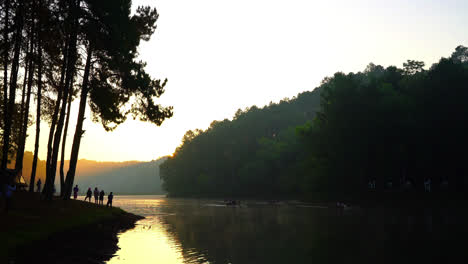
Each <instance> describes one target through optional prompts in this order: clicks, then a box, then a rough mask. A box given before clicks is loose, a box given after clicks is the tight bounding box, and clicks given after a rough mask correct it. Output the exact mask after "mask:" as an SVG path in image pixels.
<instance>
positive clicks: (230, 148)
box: [161, 89, 320, 196]
mask: <svg viewBox="0 0 468 264" xmlns="http://www.w3.org/2000/svg"><path fill="white" fill-rule="evenodd" d="M319 103H320V95H319V89H317V90H314V91H312V92H304V93H301V94H299V95H298V96H297V97H295V98H292V99H284V100H282V101H281V102H280V103H277V104H274V103H270V105H268V106H265V107H263V108H258V107H256V106H252V107H250V108H248V109H245V110H243V111H242V110H240V109H239V110H238V111H237V112H236V114H235V116H234V118H233V120H232V121H230V120H227V119H225V120H223V121H214V122H212V123H211V125H210V127H209V128H208V129H207V130H205V131H202V130H195V131H187V132H186V134H185V135H184V138H183V143H182V145H181V146H180V147H179V148H177V150H176V151H175V153H174V155H173V157H171V158H169V159H168V160H167V161H166V162H165V163H164V164H163V165H162V167H161V172H162V178H163V180H164V187H165V189H166V190H168V191H169V193H170V194H171V195H176V196H179V195H200V196H205V195H214V196H218V195H247V196H265V195H271V194H278V193H281V194H288V193H291V192H296V191H297V190H298V189H300V188H302V187H301V186H300V183H299V182H296V183H292V182H291V181H289V172H288V171H287V170H286V169H285V168H286V166H289V165H291V164H292V162H293V161H294V160H297V157H296V156H297V155H300V151H297V147H298V145H297V144H298V142H297V139H296V137H295V134H294V129H295V127H296V126H298V125H300V124H304V123H305V122H306V121H308V120H312V118H313V117H314V113H315V112H316V111H317V110H318V109H319ZM283 169H284V170H283Z"/></svg>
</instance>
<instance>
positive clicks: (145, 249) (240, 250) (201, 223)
mask: <svg viewBox="0 0 468 264" xmlns="http://www.w3.org/2000/svg"><path fill="white" fill-rule="evenodd" d="M222 203H223V202H222V201H219V200H198V199H171V198H165V197H164V196H116V197H115V200H114V206H118V207H121V208H122V209H124V210H126V211H128V212H132V213H134V214H138V215H142V216H145V217H146V218H145V219H143V220H140V221H138V222H137V224H136V227H135V228H134V229H131V230H128V231H126V232H124V233H122V234H120V235H119V244H118V246H119V247H120V250H118V251H117V252H116V254H115V256H114V257H113V258H112V259H111V260H109V261H108V262H107V263H109V264H118V263H166V264H170V263H193V264H199V263H223V264H227V263H233V264H244V263H271V264H275V263H348V262H351V263H355V262H359V263H396V262H399V263H401V262H406V261H408V262H414V261H417V262H421V261H426V263H430V262H427V261H428V260H435V259H441V260H447V257H450V256H455V255H457V256H458V255H460V254H459V253H460V252H465V249H462V248H459V247H458V245H459V244H456V243H454V241H455V237H454V235H456V236H459V235H461V234H463V233H466V231H467V229H466V224H465V223H466V220H467V219H466V214H464V213H460V214H459V213H455V212H457V211H453V210H449V209H444V208H439V209H421V210H419V211H403V210H392V209H366V210H363V209H359V208H353V209H350V210H338V209H336V208H326V207H320V206H313V205H309V204H302V203H299V202H287V203H285V202H283V203H280V204H278V205H270V204H268V203H266V202H262V201H245V202H243V203H242V206H241V207H229V206H224V205H223V204H222ZM460 245H465V244H460ZM460 250H461V251H460ZM463 254H465V253H463ZM465 260H466V259H465Z"/></svg>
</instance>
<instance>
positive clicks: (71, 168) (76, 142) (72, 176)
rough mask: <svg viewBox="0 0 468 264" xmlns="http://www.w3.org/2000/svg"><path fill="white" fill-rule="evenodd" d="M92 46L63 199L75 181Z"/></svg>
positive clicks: (86, 67) (68, 194)
mask: <svg viewBox="0 0 468 264" xmlns="http://www.w3.org/2000/svg"><path fill="white" fill-rule="evenodd" d="M92 53H93V51H92V48H91V45H90V46H89V48H88V57H87V58H86V65H85V70H84V75H83V85H82V87H81V96H80V108H79V110H78V119H77V122H76V129H75V135H74V137H73V144H72V149H71V155H70V163H69V166H68V172H67V178H66V180H65V191H64V195H63V199H64V200H68V199H70V195H71V191H72V187H73V182H74V181H75V172H76V165H77V162H78V152H79V150H80V143H81V137H82V136H83V133H84V131H83V121H84V114H85V110H86V101H87V98H88V92H89V87H88V85H89V80H88V79H89V73H90V71H91V67H92V66H91V57H92Z"/></svg>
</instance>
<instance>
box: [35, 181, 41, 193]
mask: <svg viewBox="0 0 468 264" xmlns="http://www.w3.org/2000/svg"><path fill="white" fill-rule="evenodd" d="M41 185H42V182H41V179H39V180H37V183H36V186H37V192H41Z"/></svg>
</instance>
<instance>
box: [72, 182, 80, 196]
mask: <svg viewBox="0 0 468 264" xmlns="http://www.w3.org/2000/svg"><path fill="white" fill-rule="evenodd" d="M79 190H80V189H78V184H77V185H75V188H73V199H75V200H76V198H77V197H78V191H79Z"/></svg>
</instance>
